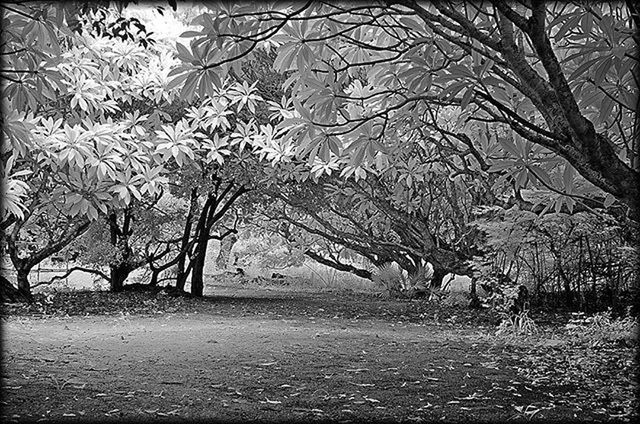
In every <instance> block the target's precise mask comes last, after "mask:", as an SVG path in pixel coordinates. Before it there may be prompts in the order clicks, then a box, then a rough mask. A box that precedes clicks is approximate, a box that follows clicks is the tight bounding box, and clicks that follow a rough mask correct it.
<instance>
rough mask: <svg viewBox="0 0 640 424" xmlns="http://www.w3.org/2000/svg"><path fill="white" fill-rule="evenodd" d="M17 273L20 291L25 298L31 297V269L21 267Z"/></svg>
mask: <svg viewBox="0 0 640 424" xmlns="http://www.w3.org/2000/svg"><path fill="white" fill-rule="evenodd" d="M16 271H17V273H18V275H17V281H18V290H20V292H21V293H23V294H24V295H25V296H31V284H30V283H29V272H31V268H22V267H20V268H18V269H16Z"/></svg>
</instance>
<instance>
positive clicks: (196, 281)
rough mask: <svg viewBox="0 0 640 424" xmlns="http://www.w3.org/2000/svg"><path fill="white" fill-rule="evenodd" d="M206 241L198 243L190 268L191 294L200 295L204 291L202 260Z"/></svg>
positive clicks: (205, 250)
mask: <svg viewBox="0 0 640 424" xmlns="http://www.w3.org/2000/svg"><path fill="white" fill-rule="evenodd" d="M207 241H208V240H206V239H205V241H204V243H202V244H201V243H198V246H197V249H196V254H195V255H194V256H195V257H194V258H193V266H192V270H191V294H192V295H194V296H199V297H201V296H202V294H203V292H204V262H205V258H206V255H207Z"/></svg>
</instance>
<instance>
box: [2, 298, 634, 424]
mask: <svg viewBox="0 0 640 424" xmlns="http://www.w3.org/2000/svg"><path fill="white" fill-rule="evenodd" d="M215 292H216V293H217V295H215V296H211V297H207V298H204V299H197V298H190V297H184V296H177V297H176V296H171V295H168V294H166V293H165V292H164V291H156V292H148V291H146V292H145V291H134V292H128V293H118V294H112V293H106V292H71V293H59V294H57V295H55V296H49V297H48V298H42V302H41V303H38V304H35V305H31V306H29V307H25V306H19V305H9V306H4V308H3V333H2V338H3V358H2V360H3V368H2V392H3V396H2V413H1V416H0V419H1V420H2V422H26V421H36V420H39V419H48V420H51V419H53V420H61V421H69V422H72V421H78V422H81V421H82V422H87V421H91V422H94V421H95V422H103V421H106V422H108V421H123V420H126V421H127V422H132V421H133V422H135V421H144V422H149V421H153V422H155V421H158V422H163V421H166V422H184V421H185V420H186V421H199V420H205V419H206V422H215V421H224V422H226V421H235V422H246V421H251V422H255V421H266V422H309V421H311V422H316V421H318V422H321V421H330V422H350V421H357V422H372V421H385V422H403V421H405V422H421V421H441V420H444V421H458V422H461V421H499V422H503V421H512V420H513V421H522V422H524V421H531V420H533V421H536V420H542V421H550V420H560V421H563V422H565V421H579V422H583V421H591V420H596V421H604V420H623V421H632V420H634V419H635V418H637V414H636V412H635V410H634V409H633V408H634V407H635V406H636V405H637V404H634V403H633V398H634V392H633V390H634V387H635V386H634V385H633V384H634V378H633V377H634V375H636V374H635V373H636V372H637V366H636V364H634V363H633V355H634V349H633V344H628V343H626V342H625V343H622V342H616V343H615V344H605V345H599V346H578V345H575V344H571V343H569V342H568V341H567V340H566V339H564V338H563V337H562V335H561V334H559V333H557V332H551V331H546V330H545V328H546V327H545V326H548V327H549V328H550V326H551V325H552V324H551V321H553V326H554V327H558V322H561V321H562V320H565V322H566V319H567V317H566V316H565V315H558V316H555V317H552V316H550V315H548V314H547V315H544V316H543V315H540V317H538V318H537V321H538V322H539V326H540V329H541V332H542V333H544V334H545V335H544V336H539V337H537V338H535V339H531V340H527V341H523V342H518V341H517V340H516V341H514V340H511V341H508V342H507V341H505V340H503V339H497V338H496V337H494V336H493V334H494V333H495V329H496V325H497V324H498V322H499V318H498V317H497V316H496V315H495V313H492V312H491V311H487V310H480V311H479V310H471V309H467V308H464V307H456V306H443V305H441V304H434V303H432V302H427V301H406V300H389V299H382V298H379V297H374V296H372V295H369V294H361V293H353V292H347V291H339V292H318V293H311V292H287V291H282V290H269V289H262V290H244V291H243V290H238V289H237V288H236V289H233V290H231V289H229V288H226V289H225V288H222V287H221V288H220V289H219V290H217V291H215ZM545 320H546V321H548V322H549V323H547V324H545V322H546V321H545Z"/></svg>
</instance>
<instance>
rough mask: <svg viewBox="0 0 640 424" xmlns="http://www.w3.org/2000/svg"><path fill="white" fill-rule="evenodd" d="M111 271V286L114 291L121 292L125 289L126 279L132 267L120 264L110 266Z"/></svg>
mask: <svg viewBox="0 0 640 424" xmlns="http://www.w3.org/2000/svg"><path fill="white" fill-rule="evenodd" d="M109 268H110V270H111V273H110V275H109V288H110V289H111V291H112V292H120V291H122V290H123V289H124V282H125V281H126V279H127V277H128V276H129V273H130V272H131V269H130V268H129V267H128V266H127V265H126V264H122V263H120V264H118V265H115V266H114V265H111V266H109Z"/></svg>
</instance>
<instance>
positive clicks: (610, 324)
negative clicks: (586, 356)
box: [565, 308, 638, 345]
mask: <svg viewBox="0 0 640 424" xmlns="http://www.w3.org/2000/svg"><path fill="white" fill-rule="evenodd" d="M572 315H573V318H572V319H571V320H570V321H569V323H568V324H567V325H566V326H565V329H566V330H567V333H568V335H569V337H570V338H572V339H573V340H574V341H577V342H578V343H586V344H590V345H599V344H603V343H607V342H619V341H624V342H631V343H632V342H633V340H637V336H638V320H637V318H636V317H633V316H631V315H629V314H627V316H626V317H623V318H614V317H613V314H612V311H611V308H609V309H608V310H607V311H606V312H600V313H596V314H594V315H591V316H586V315H585V314H584V313H582V312H576V313H573V314H572Z"/></svg>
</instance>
